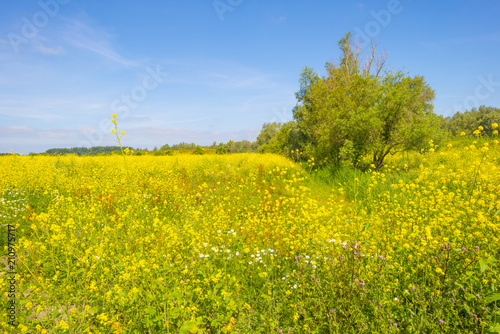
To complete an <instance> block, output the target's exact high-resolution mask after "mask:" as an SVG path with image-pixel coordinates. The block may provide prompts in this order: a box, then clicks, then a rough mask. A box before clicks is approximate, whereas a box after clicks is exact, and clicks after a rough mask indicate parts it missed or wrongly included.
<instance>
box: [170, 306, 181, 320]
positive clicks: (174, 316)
mask: <svg viewBox="0 0 500 334" xmlns="http://www.w3.org/2000/svg"><path fill="white" fill-rule="evenodd" d="M180 314H181V309H180V308H179V307H176V308H174V309H173V310H171V311H170V312H169V316H170V318H172V319H177V318H178V317H179V315H180Z"/></svg>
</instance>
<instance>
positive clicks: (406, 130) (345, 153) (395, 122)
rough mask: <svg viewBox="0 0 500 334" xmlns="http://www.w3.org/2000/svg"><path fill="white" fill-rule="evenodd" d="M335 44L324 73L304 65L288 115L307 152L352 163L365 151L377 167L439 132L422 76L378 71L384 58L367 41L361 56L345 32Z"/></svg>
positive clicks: (364, 153)
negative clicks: (337, 53) (335, 56)
mask: <svg viewBox="0 0 500 334" xmlns="http://www.w3.org/2000/svg"><path fill="white" fill-rule="evenodd" d="M339 47H340V49H341V51H342V57H341V59H340V61H339V63H338V64H334V63H327V65H326V70H327V74H326V76H325V77H320V76H319V75H318V74H317V73H315V72H314V71H312V70H311V69H310V68H308V67H306V68H305V69H304V71H303V72H302V74H301V78H300V90H299V92H297V94H296V97H297V100H298V103H297V105H296V107H295V108H294V119H295V120H296V122H297V125H298V127H299V129H300V131H301V132H302V133H303V134H304V135H305V137H306V145H305V150H306V152H307V153H308V154H309V155H311V156H313V157H315V158H316V159H317V160H323V161H325V160H327V161H331V162H333V163H340V162H341V161H342V160H350V161H351V162H353V163H357V162H358V161H360V160H361V159H362V158H363V157H364V156H366V155H367V154H369V155H371V156H372V160H373V162H374V163H375V164H376V165H377V166H378V167H380V166H382V165H383V162H384V158H385V157H386V156H387V155H388V154H390V153H395V152H397V151H402V150H408V149H412V148H417V147H419V146H423V145H424V143H425V142H426V141H428V140H429V139H430V138H431V136H432V134H433V132H436V131H438V130H439V122H438V121H437V117H436V115H435V114H434V113H433V112H432V108H433V105H432V100H433V98H434V91H433V90H432V89H431V88H430V87H429V86H428V84H427V83H426V82H425V80H424V78H423V77H421V76H414V77H411V76H409V75H406V74H404V73H402V72H395V73H393V72H390V71H384V70H383V67H384V64H385V61H386V57H385V56H384V55H382V56H377V55H376V45H374V44H373V43H372V48H371V53H370V55H369V56H368V57H367V58H365V59H361V57H360V54H361V52H360V51H361V46H360V45H358V46H356V45H355V44H354V43H353V42H352V41H351V40H350V34H347V35H346V36H345V37H343V38H342V39H341V40H340V41H339Z"/></svg>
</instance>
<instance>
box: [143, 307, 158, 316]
mask: <svg viewBox="0 0 500 334" xmlns="http://www.w3.org/2000/svg"><path fill="white" fill-rule="evenodd" d="M145 312H146V313H147V314H149V315H153V314H155V313H156V310H155V309H154V308H152V307H148V308H146V310H145Z"/></svg>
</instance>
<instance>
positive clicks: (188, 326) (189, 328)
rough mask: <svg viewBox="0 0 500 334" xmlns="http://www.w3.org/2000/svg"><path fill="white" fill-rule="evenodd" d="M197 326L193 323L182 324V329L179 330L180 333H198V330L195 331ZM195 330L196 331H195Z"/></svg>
mask: <svg viewBox="0 0 500 334" xmlns="http://www.w3.org/2000/svg"><path fill="white" fill-rule="evenodd" d="M195 326H196V324H195V323H194V322H192V321H186V322H184V323H183V324H182V326H181V328H179V333H182V334H188V333H189V332H192V333H196V332H197V331H198V328H196V329H195ZM193 330H195V331H193Z"/></svg>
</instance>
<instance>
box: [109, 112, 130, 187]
mask: <svg viewBox="0 0 500 334" xmlns="http://www.w3.org/2000/svg"><path fill="white" fill-rule="evenodd" d="M111 117H113V118H112V119H111V122H112V123H113V124H114V125H115V128H114V129H111V133H112V134H114V135H115V136H116V142H117V143H118V144H119V145H120V150H121V152H122V157H123V162H124V163H125V169H126V170H127V177H128V178H129V179H130V175H129V172H128V165H127V159H125V151H126V152H127V153H128V152H129V149H128V148H127V149H126V150H125V151H124V150H123V146H122V139H121V138H122V137H123V135H124V134H125V131H123V130H122V131H120V132H118V121H117V120H116V119H117V118H118V116H116V114H112V115H111Z"/></svg>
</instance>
